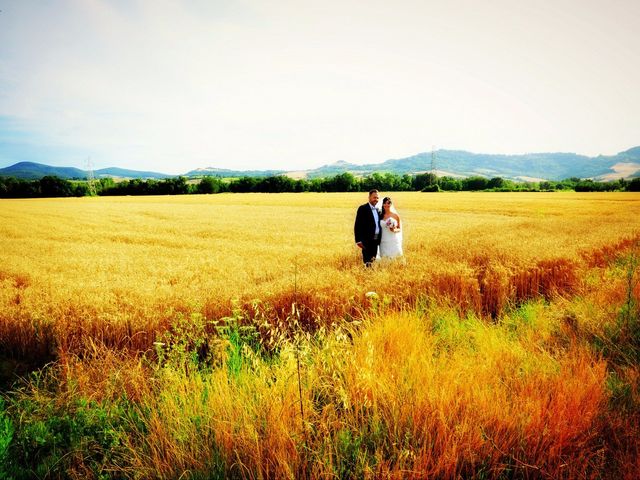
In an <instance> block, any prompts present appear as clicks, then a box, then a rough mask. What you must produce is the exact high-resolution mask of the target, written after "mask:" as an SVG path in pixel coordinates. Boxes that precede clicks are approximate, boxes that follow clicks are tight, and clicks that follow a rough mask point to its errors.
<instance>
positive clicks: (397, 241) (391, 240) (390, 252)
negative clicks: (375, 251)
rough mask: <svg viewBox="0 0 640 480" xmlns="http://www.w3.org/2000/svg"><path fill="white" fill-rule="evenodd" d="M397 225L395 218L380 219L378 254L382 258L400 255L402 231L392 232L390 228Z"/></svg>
mask: <svg viewBox="0 0 640 480" xmlns="http://www.w3.org/2000/svg"><path fill="white" fill-rule="evenodd" d="M397 226H398V222H397V221H396V219H395V218H393V217H389V218H388V219H387V220H380V227H381V229H380V231H381V233H382V235H381V237H380V256H381V257H382V258H393V257H401V256H402V232H401V231H400V232H392V231H391V229H392V228H395V227H397Z"/></svg>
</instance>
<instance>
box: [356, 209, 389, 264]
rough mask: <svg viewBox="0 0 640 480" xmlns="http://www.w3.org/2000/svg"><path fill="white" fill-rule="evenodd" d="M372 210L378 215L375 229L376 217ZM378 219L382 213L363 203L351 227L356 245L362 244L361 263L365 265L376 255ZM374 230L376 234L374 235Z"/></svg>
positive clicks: (378, 235) (378, 237)
mask: <svg viewBox="0 0 640 480" xmlns="http://www.w3.org/2000/svg"><path fill="white" fill-rule="evenodd" d="M373 210H375V211H376V213H377V214H378V222H377V223H378V226H377V227H376V217H375V216H374V213H373ZM380 218H382V213H381V212H380V210H378V209H374V208H372V207H371V204H370V203H365V204H364V205H360V206H359V207H358V211H357V212H356V222H355V224H354V225H353V234H354V236H355V239H356V243H358V242H362V261H363V262H364V263H365V265H369V264H371V262H373V261H374V260H375V258H376V255H377V254H378V245H380V233H381V232H380V225H379V222H380ZM376 229H377V230H378V234H377V235H376Z"/></svg>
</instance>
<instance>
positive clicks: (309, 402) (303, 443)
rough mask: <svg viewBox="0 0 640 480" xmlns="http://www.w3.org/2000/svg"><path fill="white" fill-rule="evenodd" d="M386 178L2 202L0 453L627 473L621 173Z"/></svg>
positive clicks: (466, 471) (629, 277)
mask: <svg viewBox="0 0 640 480" xmlns="http://www.w3.org/2000/svg"><path fill="white" fill-rule="evenodd" d="M393 197H394V202H395V203H396V204H397V206H398V208H399V210H400V214H401V215H402V218H403V223H404V224H405V241H406V245H405V253H406V262H405V263H397V264H387V265H379V266H378V267H377V268H375V269H373V270H372V271H365V270H364V269H363V268H362V267H361V265H360V260H359V258H358V252H357V251H356V249H355V247H354V245H353V240H352V233H351V225H352V222H353V212H354V211H355V207H356V206H357V205H358V204H359V203H362V202H364V199H363V198H361V195H356V194H298V195H286V194H282V195H216V196H189V197H162V198H160V197H150V198H141V197H132V198H128V197H123V198H86V199H84V198H83V199H64V200H62V199H55V200H19V201H14V200H10V201H2V204H1V206H2V208H0V217H2V222H0V232H1V235H0V239H1V240H0V247H2V248H0V265H1V267H0V283H1V284H2V289H1V290H0V347H1V350H2V352H4V353H3V356H4V357H5V358H4V359H3V360H4V361H5V362H6V363H7V365H9V364H12V365H20V364H24V365H30V366H31V367H33V366H34V365H41V366H42V368H39V369H37V370H35V372H34V373H33V374H31V375H30V376H26V377H25V378H24V379H22V380H20V381H17V382H14V383H13V385H12V386H11V387H9V388H6V387H5V390H4V394H3V395H2V396H3V397H4V401H3V402H2V403H0V476H2V475H4V476H5V477H7V478H14V479H19V478H34V477H35V478H166V479H173V478H176V479H177V478H451V479H455V478H568V479H573V478H576V479H577V478H634V475H635V472H637V468H638V467H640V465H639V462H638V458H639V455H638V453H639V452H638V447H637V441H636V440H637V438H638V435H639V434H640V413H639V412H640V388H639V387H640V370H639V368H638V351H639V348H638V346H639V343H638V342H639V340H640V337H639V335H638V333H639V332H638V329H637V326H638V299H639V298H640V287H639V286H638V283H639V282H638V280H639V275H640V272H638V269H637V255H638V220H637V218H640V216H638V213H640V212H639V211H638V210H640V197H637V195H634V194H575V193H557V194H549V195H546V194H545V195H541V194H531V195H529V194H471V193H469V194H467V193H465V194H437V195H428V196H426V195H424V194H419V193H397V194H394V195H393ZM367 292H376V293H375V294H371V295H367ZM46 362H52V363H48V364H47V365H46V366H43V365H44V364H45V363H46ZM7 369H10V368H9V367H7ZM26 369H27V367H25V368H23V370H26ZM14 370H16V371H17V370H19V368H17V367H16V368H14ZM9 384H10V383H9V380H6V381H5V385H9Z"/></svg>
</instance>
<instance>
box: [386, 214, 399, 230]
mask: <svg viewBox="0 0 640 480" xmlns="http://www.w3.org/2000/svg"><path fill="white" fill-rule="evenodd" d="M386 224H387V227H388V228H389V230H391V231H392V232H396V231H398V228H397V226H398V222H397V221H396V219H395V218H393V217H389V218H387V220H386Z"/></svg>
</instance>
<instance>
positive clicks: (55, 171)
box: [0, 162, 173, 180]
mask: <svg viewBox="0 0 640 480" xmlns="http://www.w3.org/2000/svg"><path fill="white" fill-rule="evenodd" d="M47 175H54V176H56V177H59V178H63V179H65V180H76V179H77V180H84V179H86V178H87V172H86V171H85V170H81V169H79V168H75V167H55V166H51V165H44V164H42V163H35V162H18V163H16V164H14V165H11V166H9V167H5V168H0V176H4V177H16V178H21V179H23V180H37V179H40V178H42V177H44V176H47ZM94 176H95V177H96V178H127V179H129V178H145V179H146V178H156V179H161V178H169V177H173V175H168V174H166V173H157V172H143V171H138V170H128V169H125V168H117V167H111V168H102V169H100V170H95V171H94Z"/></svg>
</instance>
